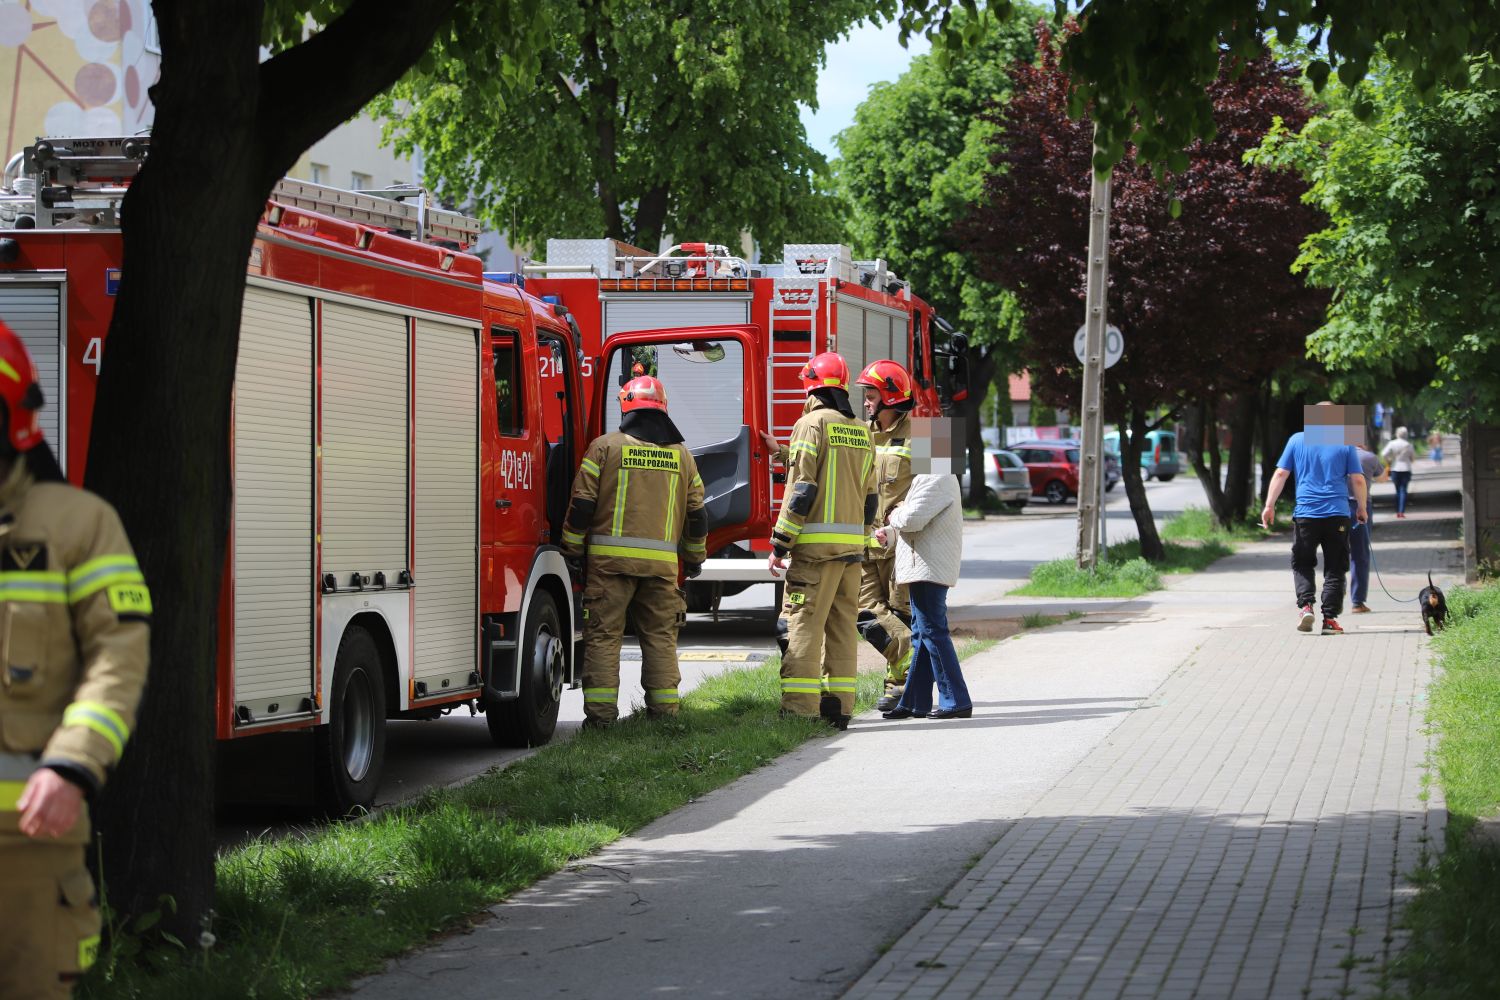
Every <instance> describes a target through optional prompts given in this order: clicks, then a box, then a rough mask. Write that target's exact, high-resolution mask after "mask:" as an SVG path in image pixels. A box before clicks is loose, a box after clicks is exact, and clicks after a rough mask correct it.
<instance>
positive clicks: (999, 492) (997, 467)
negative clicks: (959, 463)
mask: <svg viewBox="0 0 1500 1000" xmlns="http://www.w3.org/2000/svg"><path fill="white" fill-rule="evenodd" d="M958 484H959V488H960V489H962V490H964V491H965V492H967V491H968V488H969V466H968V463H967V462H965V463H964V465H963V467H962V468H960V469H959V473H958ZM984 485H985V486H986V487H987V488H988V489H989V491H990V492H991V493H993V494H994V495H995V497H996V498H997V499H998V500H999V501H1000V502H1001V503H1002V504H1004V505H1005V506H1006V507H1009V508H1010V509H1011V510H1020V509H1021V508H1022V507H1025V506H1026V504H1027V503H1028V502H1030V500H1031V474H1030V473H1029V472H1027V471H1026V466H1025V464H1024V463H1022V461H1021V459H1020V456H1018V455H1017V454H1016V453H1015V452H1013V451H1005V450H1002V449H998V448H986V449H984Z"/></svg>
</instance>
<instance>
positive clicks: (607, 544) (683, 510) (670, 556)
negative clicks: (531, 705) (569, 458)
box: [562, 375, 708, 728]
mask: <svg viewBox="0 0 1500 1000" xmlns="http://www.w3.org/2000/svg"><path fill="white" fill-rule="evenodd" d="M620 410H621V417H620V429H619V430H618V431H614V432H612V433H609V434H605V435H604V436H602V437H599V438H596V439H595V440H594V442H593V443H592V444H590V445H589V449H588V453H587V454H586V455H585V456H584V459H583V464H582V465H581V466H580V467H579V469H578V476H577V477H576V478H575V479H574V480H573V499H572V502H571V504H570V506H569V508H568V520H567V523H566V524H565V525H564V526H563V534H562V537H563V550H564V552H566V553H567V554H568V555H570V556H572V557H575V558H576V557H579V556H582V555H584V554H585V553H586V554H587V559H588V563H587V567H588V572H587V578H586V582H585V584H584V589H583V618H584V621H583V638H584V658H583V713H584V725H585V726H586V727H588V728H596V727H603V726H607V725H609V724H610V723H612V722H614V721H615V719H617V718H618V717H619V708H618V704H617V701H618V696H619V691H620V642H621V639H622V638H623V636H624V632H625V620H626V618H627V617H628V618H629V619H630V621H631V623H632V624H633V625H634V626H635V633H636V637H637V638H638V639H639V640H640V643H641V685H642V687H644V688H645V689H646V711H647V715H648V717H652V718H659V717H661V716H668V715H676V714H677V704H678V691H677V685H678V682H679V681H680V680H681V674H680V673H679V672H678V667H677V632H678V630H679V629H680V628H681V627H682V625H683V622H684V621H686V620H687V602H686V600H685V599H684V597H683V593H682V591H681V590H679V589H677V576H678V574H677V564H678V557H679V555H680V556H681V560H682V566H683V572H684V573H685V575H686V576H688V577H689V578H691V577H695V576H697V575H698V574H699V573H700V572H702V570H703V560H704V557H705V555H706V538H707V535H708V513H707V512H706V511H705V510H704V509H703V480H702V479H701V478H700V477H699V475H698V467H697V465H696V464H695V463H694V461H693V454H692V452H690V451H688V449H687V447H686V446H685V445H684V444H683V443H682V434H681V432H679V431H678V430H677V426H676V425H675V424H674V423H672V418H671V417H669V416H667V391H666V389H665V388H664V387H663V386H662V384H661V382H660V381H658V380H657V379H656V378H654V377H652V376H650V375H644V376H641V377H639V378H633V379H631V380H630V381H629V382H627V383H625V386H624V388H622V389H621V390H620Z"/></svg>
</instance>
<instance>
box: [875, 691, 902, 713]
mask: <svg viewBox="0 0 1500 1000" xmlns="http://www.w3.org/2000/svg"><path fill="white" fill-rule="evenodd" d="M899 700H900V696H899V695H894V694H888V695H886V696H885V697H884V698H881V699H880V700H879V701H877V702H876V703H875V711H877V712H889V711H890V710H891V709H893V708H895V707H896V702H897V701H899Z"/></svg>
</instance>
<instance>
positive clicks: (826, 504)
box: [823, 448, 839, 521]
mask: <svg viewBox="0 0 1500 1000" xmlns="http://www.w3.org/2000/svg"><path fill="white" fill-rule="evenodd" d="M823 479H824V481H825V482H826V483H827V485H828V495H827V496H825V497H824V498H823V520H825V521H832V520H833V510H834V508H833V501H834V498H835V497H837V496H838V494H839V453H838V451H837V450H836V449H833V448H830V449H829V450H828V471H827V473H826V474H825V475H824V477H823Z"/></svg>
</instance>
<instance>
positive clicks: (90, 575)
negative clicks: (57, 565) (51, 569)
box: [68, 555, 146, 604]
mask: <svg viewBox="0 0 1500 1000" xmlns="http://www.w3.org/2000/svg"><path fill="white" fill-rule="evenodd" d="M145 582H146V578H145V577H144V576H142V575H141V567H140V565H139V564H138V563H137V562H136V561H135V557H134V556H127V555H113V556H100V557H99V558H98V559H90V560H89V561H88V562H86V563H84V564H83V565H82V566H78V567H75V568H74V569H72V570H70V571H69V572H68V600H69V601H70V602H72V603H74V604H77V603H78V602H79V601H82V600H85V599H86V598H89V597H92V596H93V595H95V594H97V593H98V592H99V591H101V590H103V589H104V588H106V587H109V586H113V585H115V584H119V583H145Z"/></svg>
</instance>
